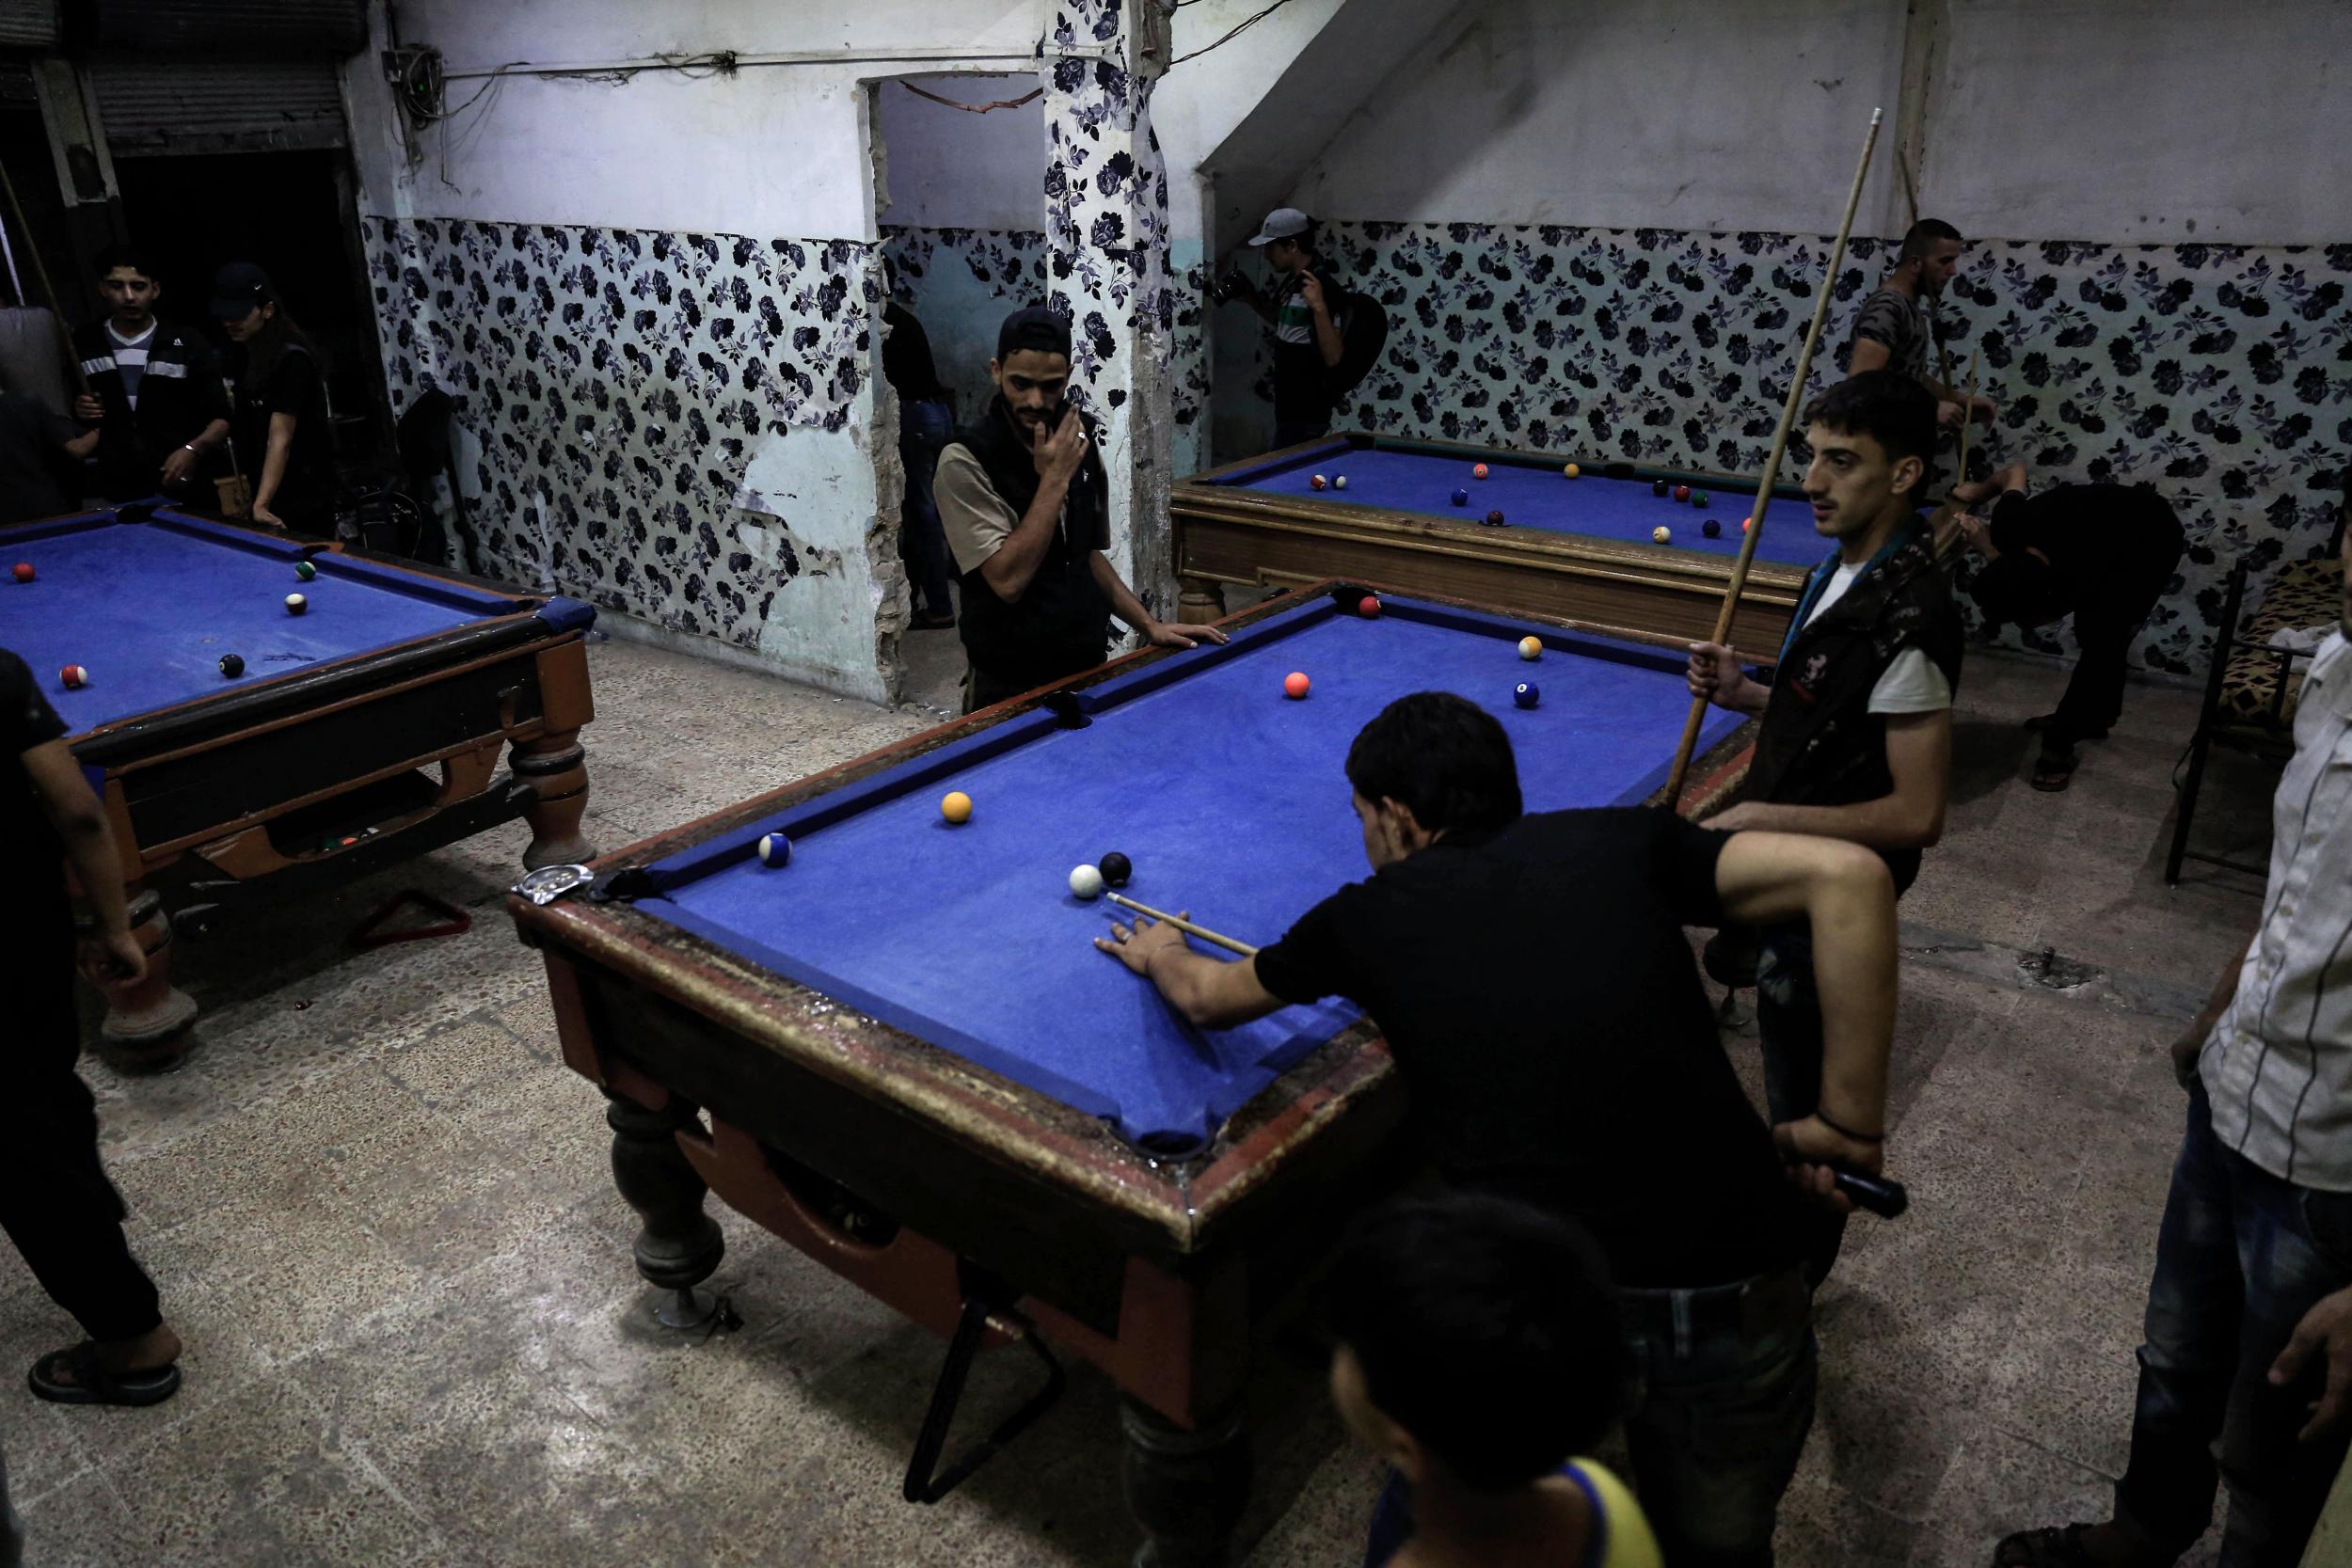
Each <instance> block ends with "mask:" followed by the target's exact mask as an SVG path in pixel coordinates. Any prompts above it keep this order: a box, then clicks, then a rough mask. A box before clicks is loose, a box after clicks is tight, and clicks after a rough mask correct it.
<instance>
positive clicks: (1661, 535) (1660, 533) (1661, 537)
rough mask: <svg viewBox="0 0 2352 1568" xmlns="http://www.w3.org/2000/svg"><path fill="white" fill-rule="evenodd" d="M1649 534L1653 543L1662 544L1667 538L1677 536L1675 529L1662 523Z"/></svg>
mask: <svg viewBox="0 0 2352 1568" xmlns="http://www.w3.org/2000/svg"><path fill="white" fill-rule="evenodd" d="M1649 536H1650V540H1651V542H1652V543H1653V544H1659V545H1662V544H1664V543H1665V542H1666V541H1667V540H1669V539H1672V538H1673V537H1674V536H1675V532H1674V530H1672V529H1670V528H1668V527H1667V526H1666V525H1665V524H1663V523H1661V524H1659V525H1658V526H1657V527H1656V528H1654V529H1652V530H1650V531H1649Z"/></svg>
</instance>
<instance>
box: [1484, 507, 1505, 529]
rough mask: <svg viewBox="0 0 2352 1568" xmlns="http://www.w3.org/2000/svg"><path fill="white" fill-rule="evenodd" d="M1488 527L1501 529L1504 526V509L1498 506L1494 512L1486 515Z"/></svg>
mask: <svg viewBox="0 0 2352 1568" xmlns="http://www.w3.org/2000/svg"><path fill="white" fill-rule="evenodd" d="M1486 526H1487V527H1488V528H1501V527H1502V508H1501V507H1499V506H1498V507H1496V508H1495V509H1494V510H1493V511H1492V512H1489V513H1487V514H1486Z"/></svg>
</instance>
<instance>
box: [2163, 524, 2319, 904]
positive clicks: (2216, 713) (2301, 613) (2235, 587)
mask: <svg viewBox="0 0 2352 1568" xmlns="http://www.w3.org/2000/svg"><path fill="white" fill-rule="evenodd" d="M2343 543H2344V515H2343V514H2342V513H2341V512H2339V514H2338V515H2337V518H2336V528H2335V532H2334V534H2333V535H2332V536H2331V538H2330V539H2329V541H2328V554H2327V555H2326V556H2324V557H2322V558H2320V559H2318V560H2314V561H2291V562H2287V563H2286V564H2284V565H2282V566H2280V568H2279V569H2278V571H2277V572H2275V573H2273V574H2272V576H2271V578H2270V581H2269V583H2268V585H2267V586H2266V588H2265V591H2264V593H2263V597H2262V603H2261V605H2259V606H2258V607H2257V608H2256V609H2255V610H2254V612H2253V613H2252V615H2250V616H2248V617H2246V620H2245V623H2244V625H2243V626H2241V625H2240V624H2239V617H2240V615H2241V614H2242V613H2243V612H2244V610H2245V605H2246V587H2247V578H2248V577H2249V571H2248V567H2247V563H2246V562H2244V561H2240V562H2238V563H2237V564H2236V565H2234V566H2233V567H2231V568H2230V578H2229V586H2228V590H2227V593H2226V594H2225V596H2224V598H2223V601H2222V609H2221V630H2220V633H2219V635H2218V636H2217V638H2216V640H2215V641H2214V650H2213V669H2212V673H2211V674H2210V675H2209V676H2208V677H2207V679H2206V683H2205V702H2204V706H2203V708H2202V709H2201V710H2200V712H2199V713H2198V716H2197V735H2196V738H2194V739H2193V740H2191V741H2190V742H2189V748H2188V776H2187V777H2186V778H2185V780H2183V781H2182V783H2181V785H2180V794H2181V810H2180V818H2179V820H2178V821H2177V822H2176V823H2175V824H2174V826H2173V829H2172V852H2171V855H2170V857H2169V859H2167V861H2166V862H2165V867H2164V879H2165V881H2166V882H2167V883H2168V884H2169V885H2174V886H2177V885H2178V884H2179V882H2180V880H2181V863H2182V862H2184V861H2188V860H2199V861H2204V862H2206V863H2210V864H2214V865H2220V866H2226V867H2228V868H2229V869H2231V870H2233V871H2243V872H2247V873H2249V874H2250V875H2252V876H2256V877H2262V876H2266V875H2268V872H2269V868H2268V867H2267V866H2262V865H2249V864H2248V863H2245V862H2243V861H2233V860H2230V859H2228V858H2227V857H2224V856H2220V855H2207V854H2200V853H2198V852H2197V851H2195V850H2192V849H2191V848H2189V847H2188V832H2189V823H2190V821H2191V819H2192V818H2194V816H2196V813H2197V797H2198V792H2199V790H2200V789H2201V788H2202V787H2203V784H2204V780H2205V760H2206V758H2207V757H2208V756H2210V755H2211V754H2212V752H2213V748H2214V747H2216V746H2222V747H2226V748H2228V749H2229V750H2231V751H2233V752H2245V753H2247V754H2249V755H2251V756H2257V757H2260V758H2262V759H2263V760H2264V761H2265V762H2269V763H2271V764H2273V765H2276V766H2279V767H2284V766H2285V764H2286V760H2287V758H2288V757H2290V756H2291V755H2293V754H2294V752H2295V705H2296V699H2297V698H2298V697H2299V696H2301V694H2302V690H2303V677H2304V675H2305V673H2308V671H2309V669H2310V666H2311V658H2312V653H2313V652H2314V651H2315V650H2312V649H2305V648H2293V647H2276V648H2274V647H2272V646H2271V645H2270V640H2271V638H2272V637H2273V636H2274V635H2275V634H2277V633H2279V632H2280V631H2286V630H2290V629H2294V628H2297V627H2303V626H2334V625H2335V624H2336V622H2337V620H2338V619H2339V618H2340V617H2341V616H2342V614H2343V612H2344V610H2343V606H2344V560H2343V557H2342V556H2341V554H2340V553H2339V552H2340V551H2341V549H2342V547H2343Z"/></svg>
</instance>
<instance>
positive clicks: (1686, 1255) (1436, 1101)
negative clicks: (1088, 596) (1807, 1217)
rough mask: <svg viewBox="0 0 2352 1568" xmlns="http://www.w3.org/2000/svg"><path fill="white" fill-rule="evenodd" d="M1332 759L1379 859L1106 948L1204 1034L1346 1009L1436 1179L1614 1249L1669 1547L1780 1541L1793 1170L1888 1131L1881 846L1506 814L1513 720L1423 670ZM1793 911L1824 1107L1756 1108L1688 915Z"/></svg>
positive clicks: (1644, 1479) (1660, 822)
mask: <svg viewBox="0 0 2352 1568" xmlns="http://www.w3.org/2000/svg"><path fill="white" fill-rule="evenodd" d="M1347 777H1348V783H1349V784H1350V785H1351V786H1352V787H1353V789H1354V792H1355V808H1356V813H1357V816H1359V819H1360V820H1361V823H1362V827H1363V837H1364V852H1365V856H1366V858H1367V859H1368V860H1370V862H1371V863H1372V865H1373V876H1372V877H1371V878H1370V879H1368V880H1365V881H1362V882H1358V883H1355V884H1353V885H1351V886H1348V887H1344V888H1342V889H1341V890H1340V891H1339V892H1338V893H1336V894H1334V895H1331V896H1330V897H1328V898H1327V899H1325V900H1324V901H1323V902H1322V903H1320V904H1317V905H1316V906H1315V907H1314V908H1313V909H1311V910H1309V911H1307V912H1306V913H1305V914H1303V915H1301V916H1300V917H1299V919H1298V921H1297V923H1296V924H1295V925H1294V926H1293V927H1291V929H1290V930H1289V932H1288V933H1287V934H1285V935H1284V936H1283V938H1282V939H1281V940H1280V941H1279V942H1276V943H1274V944H1273V945H1272V946H1270V947H1266V948H1263V949H1262V950H1260V952H1259V953H1258V954H1257V955H1256V957H1255V958H1251V959H1248V960H1246V961H1243V962H1240V963H1224V962H1219V961H1217V960H1216V959H1213V958H1205V957H1203V956H1201V955H1200V954H1199V953H1196V952H1194V951H1192V950H1191V949H1190V948H1189V947H1187V946H1186V945H1185V944H1184V936H1183V933H1181V932H1180V931H1178V930H1176V929H1175V928H1174V927H1168V926H1166V925H1154V924H1152V923H1150V922H1148V921H1140V920H1139V921H1138V922H1137V923H1136V926H1135V927H1132V928H1131V927H1125V926H1114V927H1112V936H1111V938H1109V939H1106V940H1101V941H1098V942H1097V945H1098V946H1100V947H1102V948H1103V949H1104V951H1106V952H1110V953H1113V954H1115V955H1116V956H1117V957H1118V958H1120V960H1121V961H1123V962H1124V963H1126V965H1127V966H1128V967H1129V968H1130V969H1133V970H1135V971H1136V973H1137V974H1142V975H1144V976H1146V977H1148V978H1149V979H1150V980H1151V981H1152V983H1153V984H1154V985H1155V986H1156V987H1158V989H1159V990H1160V992H1161V994H1162V995H1163V996H1165V997H1166V998H1167V999H1168V1003H1169V1004H1170V1005H1171V1006H1174V1007H1175V1008H1176V1009H1177V1010H1178V1011H1179V1012H1181V1013H1183V1014H1184V1015H1185V1017H1186V1018H1188V1019H1189V1020H1191V1021H1192V1022H1194V1023H1196V1024H1199V1025H1200V1026H1202V1027H1205V1028H1227V1027H1232V1026H1233V1025H1235V1024H1239V1023H1243V1022H1248V1021H1249V1020H1251V1019H1254V1018H1259V1017H1263V1016H1264V1015H1265V1014H1267V1013H1270V1012H1272V1011H1274V1010H1275V1009H1277V1008H1279V1007H1280V1006H1284V1005H1285V1004H1286V1003H1309V1002H1313V1001H1316V1000H1319V999H1320V998H1322V997H1325V996H1329V995H1341V996H1345V997H1347V998H1348V999H1350V1000H1351V1001H1354V1002H1356V1003H1357V1004H1359V1006H1362V1007H1363V1008H1364V1010H1365V1011H1366V1012H1367V1013H1369V1014H1370V1015H1371V1016H1372V1018H1373V1020H1374V1022H1376V1023H1377V1024H1378V1025H1379V1027H1380V1030H1381V1033H1382V1034H1383V1035H1384V1036H1385V1037H1387V1039H1388V1043H1389V1048H1390V1050H1391V1052H1393V1053H1395V1057H1396V1062H1397V1067H1398V1069H1399V1070H1400V1071H1401V1072H1402V1073H1403V1074H1404V1077H1405V1083H1406V1091H1407V1093H1408V1095H1409V1096H1410V1100H1411V1104H1412V1117H1413V1122H1414V1124H1415V1126H1416V1128H1417V1130H1418V1132H1419V1135H1420V1137H1421V1139H1422V1142H1423V1143H1424V1144H1425V1145H1426V1146H1427V1147H1428V1148H1429V1149H1430V1151H1431V1153H1432V1155H1433V1157H1434V1159H1435V1162H1436V1164H1437V1165H1438V1169H1439V1170H1440V1171H1441V1172H1442V1173H1443V1174H1444V1175H1445V1177H1446V1178H1447V1179H1448V1180H1451V1181H1454V1182H1456V1183H1459V1184H1462V1185H1465V1186H1473V1187H1478V1188H1483V1189H1491V1190H1494V1191H1499V1192H1502V1193H1506V1194H1510V1195H1512V1196H1518V1197H1519V1198H1522V1199H1524V1200H1527V1201H1530V1202H1533V1203H1535V1204H1537V1205H1539V1206H1542V1207H1545V1208H1548V1209H1549V1210H1551V1211H1553V1212H1558V1213H1561V1214H1565V1215H1566V1216H1568V1217H1570V1218H1572V1219H1575V1220H1577V1221H1578V1222H1580V1223H1581V1224H1582V1225H1583V1226H1584V1227H1585V1228H1586V1229H1587V1230H1589V1231H1590V1232H1591V1233H1592V1234H1593V1236H1594V1238H1595V1240H1597V1242H1598V1243H1600V1245H1601V1248H1602V1250H1603V1251H1604V1252H1605V1253H1607V1255H1608V1258H1609V1262H1610V1266H1611V1268H1612V1270H1613V1273H1614V1274H1615V1275H1616V1278H1617V1280H1618V1283H1619V1284H1620V1285H1622V1286H1624V1287H1625V1288H1626V1296H1627V1324H1628V1327H1627V1333H1628V1338H1629V1343H1630V1345H1631V1347H1632V1350H1633V1353H1634V1354H1635V1356H1636V1357H1637V1358H1638V1359H1639V1361H1640V1363H1641V1366H1642V1369H1643V1374H1644V1378H1643V1381H1644V1384H1645V1402H1644V1404H1643V1407H1642V1409H1641V1410H1640V1411H1639V1412H1638V1413H1637V1414H1636V1415H1635V1416H1634V1418H1632V1419H1631V1421H1630V1422H1629V1426H1628V1432H1629V1437H1630V1439H1631V1443H1632V1449H1633V1458H1634V1467H1635V1472H1636V1474H1637V1476H1638V1477H1639V1481H1640V1490H1641V1493H1642V1497H1643V1502H1644V1505H1645V1508H1646V1509H1647V1510H1648V1511H1649V1513H1650V1516H1651V1521H1652V1523H1653V1525H1655V1526H1656V1528H1657V1530H1658V1534H1659V1537H1660V1539H1661V1543H1662V1544H1664V1545H1665V1547H1666V1558H1667V1560H1668V1561H1670V1562H1677V1563H1680V1562H1698V1561H1704V1562H1708V1563H1724V1564H1732V1563H1741V1564H1747V1563H1754V1564H1764V1563H1769V1562H1770V1561H1771V1560H1772V1521H1773V1514H1774V1511H1775V1508H1776V1507H1777V1504H1778V1501H1779V1497H1780V1494H1781V1492H1782V1490H1783V1489H1785V1488H1786V1486H1787V1485H1788V1478H1789V1476H1790V1475H1791V1474H1792V1473H1793V1471H1794V1470H1795V1467H1796V1463H1797V1457H1798V1454H1799V1453H1800V1452H1801V1451H1802V1450H1803V1449H1804V1436H1805V1433H1806V1431H1807V1430H1808V1428H1809V1427H1810V1425H1811V1422H1812V1413H1813V1384H1814V1376H1815V1362H1814V1347H1813V1336H1812V1327H1811V1297H1810V1293H1809V1291H1807V1290H1806V1288H1805V1285H1804V1279H1803V1276H1802V1274H1801V1271H1800V1268H1799V1262H1800V1259H1802V1257H1803V1255H1804V1238H1805V1231H1804V1227H1803V1226H1802V1224H1801V1223H1800V1219H1801V1216H1802V1214H1803V1212H1804V1207H1805V1205H1804V1197H1803V1196H1801V1195H1800V1193H1799V1192H1798V1190H1797V1188H1798V1186H1800V1185H1802V1186H1804V1187H1806V1188H1809V1189H1810V1190H1811V1191H1812V1192H1813V1193H1814V1194H1815V1195H1816V1196H1818V1197H1820V1199H1822V1200H1823V1201H1825V1202H1828V1203H1830V1204H1832V1205H1833V1206H1836V1207H1839V1208H1843V1207H1844V1200H1843V1198H1842V1197H1838V1196H1835V1195H1834V1192H1833V1188H1832V1173H1831V1172H1830V1171H1829V1170H1828V1169H1827V1167H1826V1165H1825V1164H1822V1162H1837V1163H1841V1164H1850V1165H1852V1166H1855V1167H1858V1168H1860V1169H1864V1170H1870V1171H1875V1170H1877V1169H1878V1168H1879V1165H1880V1163H1881V1157H1882V1154H1883V1141H1882V1140H1883V1129H1884V1121H1883V1117H1884V1115H1885V1086H1886V1054H1887V1047H1888V1043H1889V1040H1890V1039H1891V1037H1892V1032H1893V1026H1894V1007H1895V917H1894V911H1895V899H1894V888H1893V884H1892V881H1891V879H1889V877H1888V874H1887V871H1886V867H1885V864H1884V863H1883V862H1882V861H1881V860H1880V859H1879V858H1878V857H1877V856H1875V855H1873V854H1871V853H1870V852H1869V851H1868V850H1867V849H1865V848H1862V847H1860V846H1857V845H1852V844H1846V843H1840V842H1837V841H1834V840H1829V839H1820V838H1806V837H1799V836H1795V835H1788V834H1780V833H1740V834H1737V835H1732V836H1726V835H1724V834H1721V833H1715V832H1707V831H1706V830H1704V829H1700V828H1696V827H1693V826H1692V825H1691V824H1690V823H1688V822H1686V821H1684V820H1683V819H1682V818H1680V817H1678V816H1675V815H1674V814H1673V813H1671V812H1664V811H1645V810H1608V811H1566V812H1551V813H1545V814H1542V815H1539V816H1522V815H1521V813H1520V798H1519V784H1518V767H1517V763H1516V761H1515V759H1514V758H1513V756H1512V752H1511V743H1510V739H1509V737H1508V736H1506V735H1505V734H1504V733H1503V730H1502V725H1501V724H1499V723H1498V722H1496V721H1495V720H1494V718H1493V717H1492V716H1491V715H1489V714H1487V713H1486V712H1485V711H1484V710H1482V709H1481V708H1479V707H1478V706H1477V705H1474V704H1471V703H1470V702H1467V701H1465V700H1464V699H1462V698H1460V697H1455V696H1452V695H1448V694H1445V693H1439V692H1422V693H1420V694H1417V695H1415V696H1410V697H1405V698H1401V699H1399V700H1398V701H1396V702H1394V703H1391V705H1389V706H1388V708H1387V709H1385V710H1384V711H1383V712H1382V713H1381V714H1380V715H1379V717H1378V718H1376V719H1375V720H1374V721H1372V722H1371V723H1370V724H1368V725H1366V726H1365V727H1364V730H1363V732H1362V733H1361V734H1360V735H1359V736H1357V738H1356V743H1355V745H1354V747H1353V748H1352V749H1351V750H1350V751H1349V752H1348V758H1347ZM1792 919H1804V920H1808V921H1809V922H1810V923H1811V926H1812V929H1813V932H1814V936H1815V957H1816V962H1817V964H1818V965H1819V966H1820V979H1821V986H1820V990H1821V992H1822V995H1823V998H1824V1006H1823V1013H1824V1035H1825V1039H1824V1051H1825V1056H1826V1060H1825V1064H1824V1065H1825V1074H1824V1078H1823V1082H1822V1087H1821V1094H1820V1103H1819V1108H1818V1110H1817V1111H1816V1112H1815V1114H1813V1115H1811V1116H1808V1117H1805V1118H1804V1119H1803V1120H1801V1121H1796V1122H1791V1123H1788V1124H1785V1125H1783V1126H1781V1127H1779V1128H1777V1129H1770V1130H1768V1129H1767V1128H1766V1126H1765V1124H1764V1122H1763V1121H1762V1119H1761V1118H1759V1117H1757V1116H1756V1111H1755V1109H1754V1107H1752V1106H1751V1105H1750V1104H1749V1103H1748V1101H1747V1098H1746V1096H1745V1094H1744V1093H1743V1092H1742V1091H1741V1089H1740V1084H1739V1080H1738V1079H1737V1077H1736V1076H1735V1075H1734V1074H1733V1072H1732V1069H1731V1065H1730V1063H1729V1061H1728V1060H1727V1059H1726V1058H1725V1057H1724V1053H1723V1047H1722V1045H1721V1043H1720V1041H1719V1040H1718V1038H1717V1036H1716V1031H1715V1024H1714V1020H1713V1016H1712V1011H1711V1009H1710V1008H1709V1006H1708V1001H1707V996H1706V993H1705V991H1704V990H1703V989H1702V987H1701V985H1700V982H1699V975H1698V971H1697V968H1696V966H1695V965H1694V964H1693V962H1692V957H1691V949H1690V944H1689V942H1688V941H1687V940H1686V939H1685V937H1684V935H1683V927H1685V926H1686V925H1700V926H1713V925H1719V924H1721V923H1723V922H1724V921H1726V920H1738V921H1745V922H1756V923H1772V922H1780V921H1788V920H1792ZM1791 1174H1793V1175H1794V1176H1795V1177H1796V1178H1797V1179H1798V1180H1797V1181H1795V1182H1792V1181H1790V1180H1788V1176H1789V1175H1791ZM1710 1429H1712V1430H1716V1431H1718V1432H1720V1433H1724V1434H1728V1433H1733V1432H1738V1433H1743V1434H1744V1435H1743V1436H1742V1437H1741V1438H1740V1440H1739V1441H1733V1442H1722V1441H1716V1440H1710V1444H1709V1445H1708V1451H1705V1452H1701V1451H1699V1450H1698V1449H1697V1448H1695V1447H1694V1446H1692V1444H1691V1442H1690V1440H1689V1433H1691V1432H1692V1430H1710Z"/></svg>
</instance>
